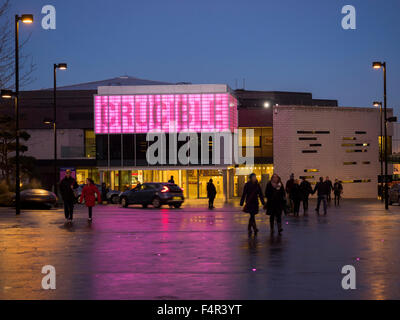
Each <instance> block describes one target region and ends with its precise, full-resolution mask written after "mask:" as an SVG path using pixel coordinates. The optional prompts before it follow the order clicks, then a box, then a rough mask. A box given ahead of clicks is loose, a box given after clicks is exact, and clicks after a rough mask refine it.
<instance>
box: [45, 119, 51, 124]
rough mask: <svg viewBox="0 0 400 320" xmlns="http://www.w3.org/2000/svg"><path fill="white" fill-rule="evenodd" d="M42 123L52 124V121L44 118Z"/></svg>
mask: <svg viewBox="0 0 400 320" xmlns="http://www.w3.org/2000/svg"><path fill="white" fill-rule="evenodd" d="M43 123H44V124H52V123H53V121H52V120H51V119H49V118H44V119H43Z"/></svg>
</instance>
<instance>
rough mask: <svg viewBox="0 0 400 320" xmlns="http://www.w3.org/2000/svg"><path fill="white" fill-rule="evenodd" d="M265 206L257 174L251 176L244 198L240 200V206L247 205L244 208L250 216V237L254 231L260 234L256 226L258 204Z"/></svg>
mask: <svg viewBox="0 0 400 320" xmlns="http://www.w3.org/2000/svg"><path fill="white" fill-rule="evenodd" d="M258 199H260V201H261V203H262V204H263V205H264V204H265V202H264V196H263V193H262V190H261V186H260V184H259V183H258V181H257V176H256V174H255V173H251V174H250V175H249V181H248V182H247V183H246V184H245V185H244V188H243V194H242V198H241V199H240V206H242V205H243V203H246V204H245V206H244V207H243V211H244V212H246V213H248V214H250V218H249V225H248V231H249V236H251V233H252V231H254V235H255V236H256V235H257V233H258V229H257V225H256V214H258V204H259V202H258V201H259V200H258Z"/></svg>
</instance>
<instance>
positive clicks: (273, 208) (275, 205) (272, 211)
mask: <svg viewBox="0 0 400 320" xmlns="http://www.w3.org/2000/svg"><path fill="white" fill-rule="evenodd" d="M265 196H266V198H267V204H266V205H265V207H266V209H267V212H266V213H267V215H269V226H270V232H271V235H273V234H274V225H275V221H276V224H277V226H278V234H279V235H281V234H282V231H283V229H282V211H284V208H285V206H286V192H285V189H284V188H283V184H282V181H281V178H280V177H279V176H278V175H277V174H276V173H274V174H273V175H272V177H271V181H269V182H268V183H267V187H266V188H265Z"/></svg>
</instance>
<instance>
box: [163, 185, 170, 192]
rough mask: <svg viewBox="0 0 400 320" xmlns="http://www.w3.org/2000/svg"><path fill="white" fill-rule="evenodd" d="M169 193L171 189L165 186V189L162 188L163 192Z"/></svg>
mask: <svg viewBox="0 0 400 320" xmlns="http://www.w3.org/2000/svg"><path fill="white" fill-rule="evenodd" d="M168 191H169V188H168V187H167V186H164V187H163V188H162V190H161V192H168Z"/></svg>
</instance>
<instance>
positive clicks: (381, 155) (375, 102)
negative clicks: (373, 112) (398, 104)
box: [373, 101, 383, 202]
mask: <svg viewBox="0 0 400 320" xmlns="http://www.w3.org/2000/svg"><path fill="white" fill-rule="evenodd" d="M373 105H374V107H377V108H378V107H379V114H380V127H381V131H380V140H381V141H380V146H379V162H380V163H381V201H382V202H383V141H382V135H383V132H382V131H383V128H382V122H383V119H382V102H380V101H374V104H373Z"/></svg>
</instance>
